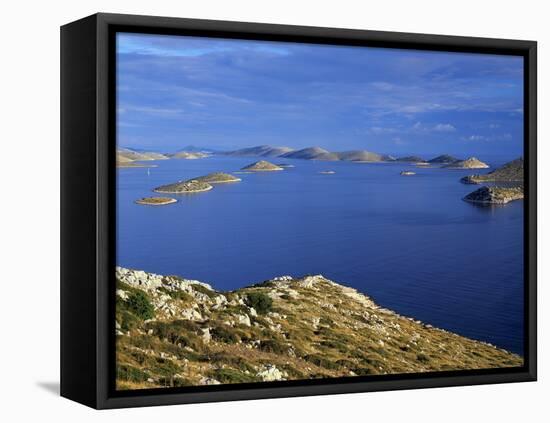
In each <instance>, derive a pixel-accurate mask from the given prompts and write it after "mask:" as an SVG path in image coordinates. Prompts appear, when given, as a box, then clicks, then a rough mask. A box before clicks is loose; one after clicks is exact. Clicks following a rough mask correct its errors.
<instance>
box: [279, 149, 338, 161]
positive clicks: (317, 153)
mask: <svg viewBox="0 0 550 423" xmlns="http://www.w3.org/2000/svg"><path fill="white" fill-rule="evenodd" d="M281 157H287V158H289V159H303V160H339V158H338V156H337V155H336V154H335V153H331V152H330V151H328V150H325V149H324V148H321V147H308V148H302V149H301V150H297V151H291V152H290V153H286V154H283V155H282V156H281Z"/></svg>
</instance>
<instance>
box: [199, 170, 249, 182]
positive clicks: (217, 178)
mask: <svg viewBox="0 0 550 423" xmlns="http://www.w3.org/2000/svg"><path fill="white" fill-rule="evenodd" d="M195 180H196V181H201V182H207V183H209V184H226V183H230V182H240V181H241V180H242V179H240V178H237V177H236V176H233V175H231V174H230V173H223V172H214V173H209V174H208V175H205V176H199V177H198V178H195Z"/></svg>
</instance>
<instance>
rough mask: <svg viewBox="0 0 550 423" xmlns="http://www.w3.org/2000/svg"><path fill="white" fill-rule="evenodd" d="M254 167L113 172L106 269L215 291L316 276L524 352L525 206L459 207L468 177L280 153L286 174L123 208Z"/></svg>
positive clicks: (186, 165)
mask: <svg viewBox="0 0 550 423" xmlns="http://www.w3.org/2000/svg"><path fill="white" fill-rule="evenodd" d="M255 160H258V159H255V158H232V157H223V156H220V157H216V156H214V157H210V158H207V159H201V160H165V161H159V162H156V163H157V164H158V165H159V166H158V167H156V168H152V169H150V170H149V172H148V170H147V169H145V168H133V169H132V168H128V169H119V170H118V171H117V172H118V188H117V196H118V199H117V245H118V248H117V263H118V264H119V265H121V266H125V267H130V268H135V269H142V270H145V271H148V272H155V273H160V274H177V275H181V276H182V277H185V278H190V279H198V280H201V281H204V282H208V283H210V284H212V285H213V286H214V287H215V288H216V289H219V290H231V289H235V288H239V287H243V286H246V285H250V284H252V283H256V282H260V281H263V280H266V279H270V278H273V277H275V276H280V275H293V276H300V275H306V274H319V273H320V274H323V275H325V276H326V277H328V278H330V279H332V280H334V281H336V282H339V283H341V284H344V285H349V286H353V287H354V288H357V289H358V290H360V291H362V292H364V293H366V294H367V295H369V296H371V297H372V298H373V299H374V300H375V301H376V302H378V303H379V304H380V305H382V306H384V307H387V308H390V309H393V310H395V311H397V312H398V313H400V314H403V315H407V316H411V317H415V318H417V319H419V320H422V321H424V322H428V323H431V324H433V325H435V326H438V327H441V328H444V329H447V330H450V331H453V332H457V333H459V334H461V335H465V336H468V337H471V338H474V339H478V340H483V341H487V342H490V343H492V344H495V345H498V346H500V347H502V348H506V349H508V350H511V351H514V352H517V353H520V354H521V353H523V345H522V343H523V266H524V263H523V202H522V201H516V202H512V203H509V204H507V205H506V206H499V207H479V206H475V205H473V204H470V203H466V202H464V201H462V197H464V196H465V195H466V194H468V193H469V192H471V191H473V190H474V189H476V188H477V187H476V186H472V185H464V184H461V183H460V182H459V179H460V178H461V177H462V176H464V175H467V174H472V173H475V172H472V171H462V170H448V169H446V170H445V169H439V168H426V169H423V168H416V167H414V166H411V165H404V164H396V163H379V164H360V163H350V162H316V161H307V160H288V159H285V160H284V162H285V163H291V164H293V165H295V167H294V168H289V169H286V170H284V171H279V172H265V173H256V174H240V175H238V176H239V177H240V178H242V182H240V183H233V184H221V185H216V186H215V188H214V189H213V190H211V191H209V192H204V193H197V194H188V195H180V196H177V198H178V203H176V204H172V205H167V206H162V207H151V206H140V205H136V204H134V201H135V200H136V199H138V198H141V197H145V196H151V195H153V194H152V192H151V189H152V188H154V187H156V186H158V185H162V184H166V183H171V182H175V181H177V180H181V179H188V178H192V177H197V176H200V175H204V174H207V173H210V172H214V171H223V172H233V171H238V170H239V169H240V168H241V167H243V166H244V165H247V164H249V163H251V162H253V161H255ZM272 161H274V162H275V163H280V162H282V161H283V160H277V159H274V160H272ZM500 164H502V163H498V162H496V161H495V162H491V165H492V166H497V165H500ZM405 169H411V170H414V171H415V172H416V173H417V174H416V175H415V176H410V177H405V176H400V175H399V172H400V171H401V170H405ZM322 170H334V171H335V172H336V173H335V174H332V175H323V174H320V173H318V172H319V171H322Z"/></svg>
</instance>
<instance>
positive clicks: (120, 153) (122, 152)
mask: <svg viewBox="0 0 550 423" xmlns="http://www.w3.org/2000/svg"><path fill="white" fill-rule="evenodd" d="M168 158H169V157H168V156H166V155H165V154H161V153H156V152H153V151H136V150H132V149H129V148H119V149H117V151H116V161H117V166H118V167H134V166H133V162H144V161H150V160H166V159H168Z"/></svg>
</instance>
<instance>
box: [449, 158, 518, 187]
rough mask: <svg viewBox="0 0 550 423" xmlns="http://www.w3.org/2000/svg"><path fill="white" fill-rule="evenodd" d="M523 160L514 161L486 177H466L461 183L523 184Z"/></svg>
mask: <svg viewBox="0 0 550 423" xmlns="http://www.w3.org/2000/svg"><path fill="white" fill-rule="evenodd" d="M523 174H524V172H523V158H522V157H520V158H519V159H516V160H512V161H511V162H508V163H506V164H505V165H503V166H501V167H499V168H498V169H495V170H493V171H492V172H489V173H487V174H485V175H470V176H465V177H464V178H462V179H461V180H460V181H461V182H463V183H465V184H482V183H484V182H523Z"/></svg>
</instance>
